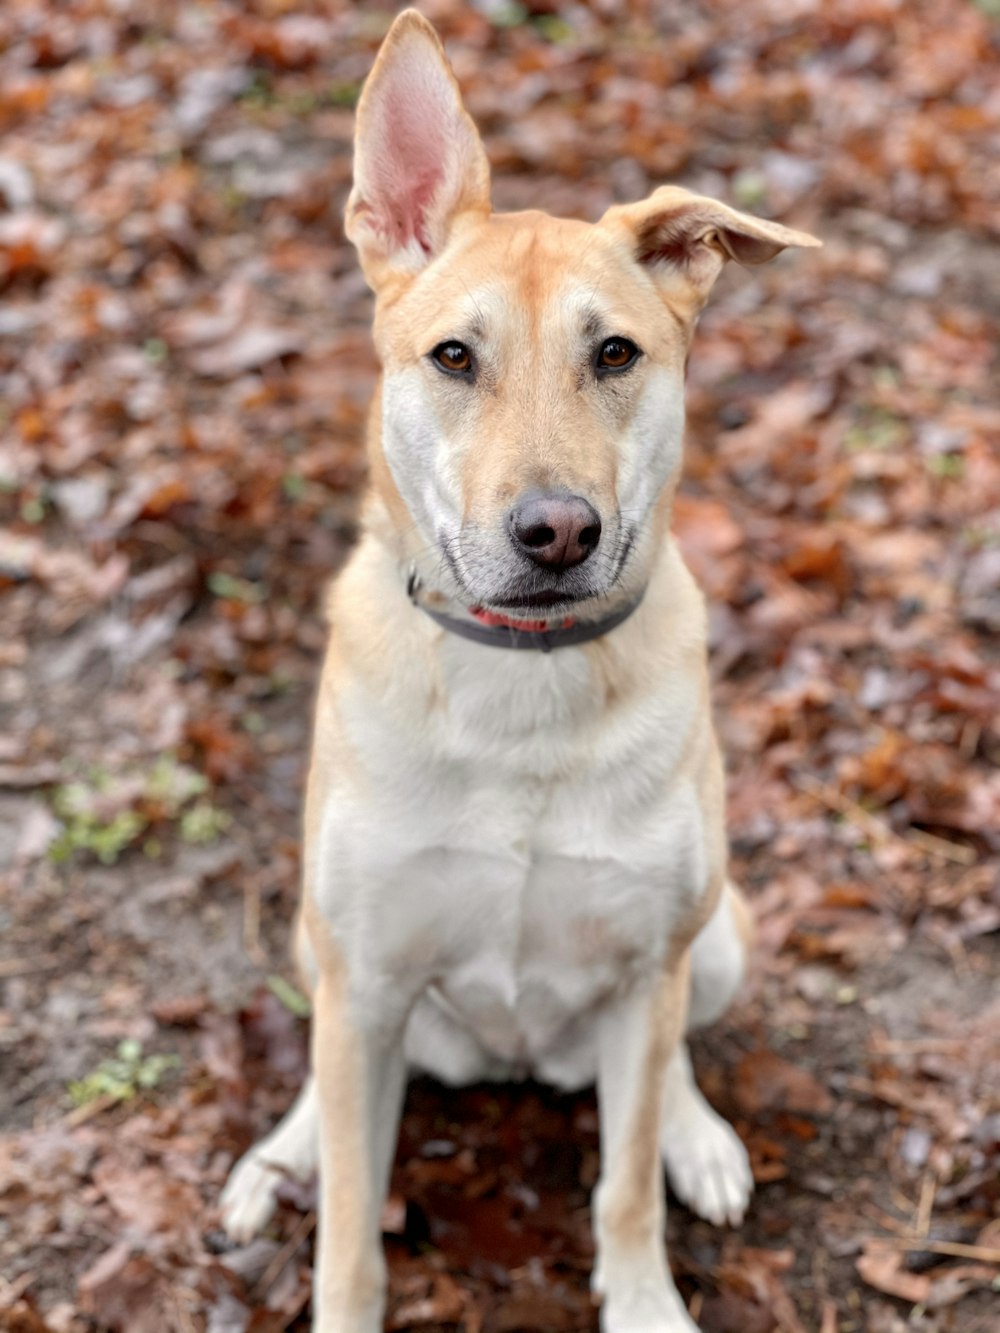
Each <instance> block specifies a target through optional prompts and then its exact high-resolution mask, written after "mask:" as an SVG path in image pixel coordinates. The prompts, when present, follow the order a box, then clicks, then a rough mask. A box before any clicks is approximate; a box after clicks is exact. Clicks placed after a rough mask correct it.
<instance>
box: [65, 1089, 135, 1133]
mask: <svg viewBox="0 0 1000 1333" xmlns="http://www.w3.org/2000/svg"><path fill="white" fill-rule="evenodd" d="M120 1104H121V1098H120V1097H115V1096H113V1095H112V1094H111V1093H110V1092H105V1093H102V1094H101V1096H100V1097H95V1098H94V1100H93V1101H92V1102H86V1103H84V1105H83V1106H78V1107H77V1108H76V1110H75V1111H70V1113H69V1115H68V1116H66V1118H65V1120H64V1121H63V1124H65V1125H68V1126H69V1127H70V1129H76V1127H77V1125H85V1124H86V1123H87V1121H88V1120H93V1119H94V1118H95V1116H99V1115H101V1113H102V1112H104V1111H110V1110H111V1108H112V1106H119V1105H120Z"/></svg>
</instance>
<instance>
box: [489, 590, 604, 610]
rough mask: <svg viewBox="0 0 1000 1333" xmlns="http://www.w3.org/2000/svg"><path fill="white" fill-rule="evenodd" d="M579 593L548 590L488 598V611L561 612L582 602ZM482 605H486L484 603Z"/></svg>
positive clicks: (582, 598) (581, 596)
mask: <svg viewBox="0 0 1000 1333" xmlns="http://www.w3.org/2000/svg"><path fill="white" fill-rule="evenodd" d="M583 600H584V596H583V595H581V594H580V593H571V592H560V591H558V590H556V589H554V588H553V589H548V590H546V591H542V592H534V593H522V594H521V595H520V596H518V597H493V598H490V601H489V603H488V609H489V610H491V611H553V610H556V611H561V610H565V609H566V608H567V607H570V606H575V604H576V603H577V602H582V601H583ZM484 605H487V604H486V603H484Z"/></svg>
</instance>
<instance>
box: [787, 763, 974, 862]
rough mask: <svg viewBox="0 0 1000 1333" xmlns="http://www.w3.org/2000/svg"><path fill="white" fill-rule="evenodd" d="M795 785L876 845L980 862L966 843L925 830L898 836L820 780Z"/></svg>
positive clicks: (797, 779) (802, 778) (805, 778)
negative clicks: (899, 846) (890, 844)
mask: <svg viewBox="0 0 1000 1333" xmlns="http://www.w3.org/2000/svg"><path fill="white" fill-rule="evenodd" d="M792 785H793V786H795V787H797V788H798V790H799V791H801V792H804V793H805V794H806V795H807V796H812V797H813V799H814V800H817V801H819V802H821V803H822V804H823V805H825V806H827V807H828V808H829V809H830V810H834V811H836V813H837V814H838V815H843V816H844V818H845V819H849V820H850V821H851V823H852V824H857V825H858V827H859V828H861V829H863V830H864V832H865V833H866V834H867V836H868V837H869V838H871V839H872V841H873V842H881V843H886V842H900V843H902V844H903V846H904V847H910V848H911V849H912V848H913V847H919V848H920V849H921V850H922V851H924V852H926V853H927V854H928V855H929V856H936V857H939V858H940V859H941V860H943V861H957V862H958V864H959V865H963V866H971V865H974V864H975V862H976V860H977V856H976V851H975V848H974V847H967V846H966V845H965V843H961V842H949V841H948V839H947V838H939V837H938V836H937V834H935V833H925V832H924V830H923V829H917V828H911V829H908V830H907V832H906V833H905V834H903V833H897V832H896V830H895V829H894V828H893V827H892V825H891V824H889V822H888V821H887V820H885V819H883V818H882V817H881V816H879V815H873V814H872V812H871V811H870V810H866V809H865V808H864V806H863V805H860V804H859V803H858V802H857V801H852V800H851V798H850V797H849V796H845V795H844V794H843V793H842V792H839V791H837V789H836V788H835V787H831V786H830V785H829V783H826V782H820V781H819V779H818V778H814V777H811V776H810V775H809V774H808V773H799V774H797V775H795V776H794V777H793V778H792Z"/></svg>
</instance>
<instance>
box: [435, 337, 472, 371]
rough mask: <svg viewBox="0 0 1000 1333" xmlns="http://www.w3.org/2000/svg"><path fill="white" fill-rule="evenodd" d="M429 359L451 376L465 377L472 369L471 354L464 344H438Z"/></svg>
mask: <svg viewBox="0 0 1000 1333" xmlns="http://www.w3.org/2000/svg"><path fill="white" fill-rule="evenodd" d="M431 358H432V360H433V361H435V362H436V364H437V365H439V366H440V367H441V369H442V370H447V371H448V372H449V373H450V374H452V375H467V374H468V373H469V371H470V370H471V369H472V353H471V352H470V351H469V349H468V348H467V347H466V345H465V344H464V343H454V342H450V343H439V344H438V346H437V347H435V348H434V351H433V352H431Z"/></svg>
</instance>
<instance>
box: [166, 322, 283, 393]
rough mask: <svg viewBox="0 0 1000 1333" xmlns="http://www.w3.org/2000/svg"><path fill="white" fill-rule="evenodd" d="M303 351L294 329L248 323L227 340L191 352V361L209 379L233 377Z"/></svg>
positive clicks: (195, 369)
mask: <svg viewBox="0 0 1000 1333" xmlns="http://www.w3.org/2000/svg"><path fill="white" fill-rule="evenodd" d="M301 350H302V336H301V334H298V333H296V332H294V331H293V330H292V329H279V328H274V327H272V326H271V325H269V324H247V325H245V326H244V327H243V328H241V329H239V330H238V331H237V332H236V333H234V334H233V336H232V337H231V338H228V339H227V340H226V341H225V342H222V343H217V344H215V345H214V346H212V347H205V348H201V349H200V350H198V351H196V352H192V353H191V355H190V357H189V362H190V365H191V369H192V370H194V371H195V373H196V374H198V375H204V376H205V377H206V378H207V379H218V380H231V379H235V378H236V377H237V376H238V375H243V374H245V373H246V372H247V371H248V370H258V369H259V368H260V367H261V366H266V365H267V364H268V362H269V361H280V360H281V358H282V357H284V356H290V355H291V354H292V353H295V352H299V351H301Z"/></svg>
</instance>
